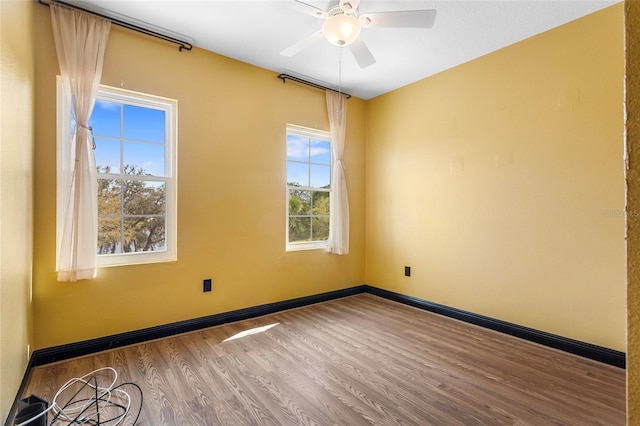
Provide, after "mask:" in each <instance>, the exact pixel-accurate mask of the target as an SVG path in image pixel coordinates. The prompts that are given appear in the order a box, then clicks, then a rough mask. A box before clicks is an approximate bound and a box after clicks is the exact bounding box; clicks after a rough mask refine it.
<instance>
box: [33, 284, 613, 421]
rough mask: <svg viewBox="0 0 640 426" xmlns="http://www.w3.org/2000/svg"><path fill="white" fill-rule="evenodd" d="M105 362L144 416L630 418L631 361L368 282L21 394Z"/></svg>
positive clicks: (59, 369) (106, 357)
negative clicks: (498, 326)
mask: <svg viewBox="0 0 640 426" xmlns="http://www.w3.org/2000/svg"><path fill="white" fill-rule="evenodd" d="M104 366H111V367H113V368H115V369H116V370H117V371H118V374H119V382H133V383H136V384H137V385H139V386H140V387H141V389H142V393H143V401H142V411H141V415H140V419H139V421H138V423H137V424H138V425H149V426H158V425H180V426H182V425H212V426H214V425H309V426H315V425H318V426H321V425H322V426H323V425H365V424H372V425H378V424H381V425H392V424H393V425H421V426H422V425H535V426H540V425H581V426H589V425H606V426H615V425H624V424H625V371H624V370H623V369H619V368H616V367H612V366H609V365H605V364H602V363H598V362H595V361H592V360H588V359H585V358H581V357H578V356H574V355H571V354H567V353H564V352H561V351H558V350H555V349H550V348H547V347H543V346H541V345H538V344H535V343H531V342H527V341H524V340H521V339H518V338H515V337H511V336H507V335H505V334H501V333H498V332H495V331H491V330H487V329H484V328H481V327H477V326H473V325H470V324H467V323H463V322H460V321H457V320H453V319H450V318H445V317H442V316H439V315H436V314H433V313H429V312H425V311H422V310H419V309H416V308H412V307H409V306H406V305H402V304H399V303H396V302H392V301H389V300H386V299H382V298H379V297H376V296H373V295H370V294H359V295H355V296H351V297H347V298H343V299H338V300H333V301H330V302H325V303H320V304H316V305H311V306H307V307H304V308H300V309H294V310H290V311H285V312H280V313H277V314H273V315H267V316H264V317H260V318H254V319H251V320H246V321H240V322H237V323H233V324H226V325H223V326H219V327H212V328H209V329H205V330H200V331H197V332H192V333H187V334H183V335H178V336H173V337H170V338H166V339H159V340H156V341H152V342H146V343H143V344H139V345H134V346H130V347H125V348H120V349H115V350H111V351H106V352H102V353H99V354H95V355H91V356H86V357H81V358H77V359H73V360H68V361H63V362H59V363H55V364H50V365H45V366H40V367H36V368H34V369H33V370H32V373H31V376H30V378H29V381H28V383H27V386H26V389H25V396H26V395H29V394H32V393H33V394H36V395H39V396H41V397H43V398H45V399H47V400H48V401H51V399H52V398H53V395H54V394H55V393H56V391H57V390H58V388H59V387H60V386H62V385H63V384H64V383H65V382H66V381H67V380H68V379H70V378H72V377H80V376H82V375H84V374H86V373H88V372H90V371H92V370H94V369H97V368H101V367H104ZM131 394H132V396H133V398H134V400H133V406H134V407H138V406H139V405H140V398H139V396H137V395H136V394H135V392H132V393H131ZM123 424H126V425H131V424H133V417H130V418H128V419H127V421H126V422H124V423H123Z"/></svg>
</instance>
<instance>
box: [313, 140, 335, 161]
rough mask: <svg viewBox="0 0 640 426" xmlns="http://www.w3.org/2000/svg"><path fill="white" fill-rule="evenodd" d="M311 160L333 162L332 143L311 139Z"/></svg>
mask: <svg viewBox="0 0 640 426" xmlns="http://www.w3.org/2000/svg"><path fill="white" fill-rule="evenodd" d="M311 162H312V163H320V164H327V165H329V164H331V145H330V144H329V142H327V141H319V140H312V141H311Z"/></svg>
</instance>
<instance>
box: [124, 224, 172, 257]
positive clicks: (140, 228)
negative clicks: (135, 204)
mask: <svg viewBox="0 0 640 426" xmlns="http://www.w3.org/2000/svg"><path fill="white" fill-rule="evenodd" d="M165 249H166V247H165V227H164V218H163V217H130V218H127V217H125V219H124V252H125V253H132V252H141V251H162V250H165Z"/></svg>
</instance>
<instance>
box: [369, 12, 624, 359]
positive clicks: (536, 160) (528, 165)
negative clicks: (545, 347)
mask: <svg viewBox="0 0 640 426" xmlns="http://www.w3.org/2000/svg"><path fill="white" fill-rule="evenodd" d="M623 43H624V42H623V7H622V5H621V4H618V5H616V6H613V7H610V8H608V9H605V10H603V11H600V12H598V13H595V14H592V15H589V16H587V17H584V18H582V19H579V20H577V21H574V22H571V23H569V24H567V25H564V26H561V27H559V28H556V29H553V30H551V31H549V32H546V33H543V34H540V35H537V36H535V37H532V38H530V39H527V40H525V41H523V42H521V43H517V44H515V45H512V46H510V47H508V48H505V49H502V50H500V51H497V52H494V53H492V54H489V55H487V56H484V57H481V58H479V59H476V60H474V61H472V62H469V63H466V64H464V65H461V66H459V67H457V68H454V69H451V70H448V71H445V72H443V73H441V74H439V75H436V76H433V77H431V78H427V79H425V80H422V81H420V82H417V83H415V84H412V85H409V86H407V87H404V88H402V89H399V90H396V91H394V92H391V93H389V94H386V95H383V96H380V97H378V98H375V99H373V100H371V101H369V102H368V103H367V152H366V154H367V159H366V165H367V170H366V199H367V204H366V236H367V242H366V280H367V283H368V284H370V285H374V286H378V287H382V288H385V289H388V290H392V291H396V292H399V293H403V294H407V295H411V296H416V297H419V298H423V299H427V300H430V301H433V302H437V303H442V304H445V305H449V306H453V307H456V308H460V309H464V310H468V311H471V312H475V313H478V314H483V315H487V316H490V317H493V318H498V319H502V320H505V321H509V322H513V323H516V324H520V325H524V326H527V327H532V328H535V329H539V330H544V331H547V332H551V333H555V334H558V335H561V336H565V337H569V338H574V339H577V340H581V341H585V342H590V343H593V344H597V345H602V346H605V347H608V348H613V349H616V350H620V351H624V350H625V328H626V325H625V280H626V278H625V239H624V238H625V234H624V232H625V218H624V214H623V211H624V205H625V203H624V202H625V199H624V197H625V195H624V176H623V171H624V170H623V118H622V117H623V75H624V74H623V73H624V68H623V67H624V57H623V53H624V52H623ZM404 265H410V266H412V276H411V277H410V278H407V277H404V276H403V272H404V269H403V266H404Z"/></svg>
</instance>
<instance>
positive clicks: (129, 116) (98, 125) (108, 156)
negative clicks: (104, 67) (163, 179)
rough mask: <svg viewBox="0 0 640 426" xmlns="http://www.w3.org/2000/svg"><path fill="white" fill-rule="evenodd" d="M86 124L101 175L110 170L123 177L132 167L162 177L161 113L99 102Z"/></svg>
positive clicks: (162, 139)
mask: <svg viewBox="0 0 640 426" xmlns="http://www.w3.org/2000/svg"><path fill="white" fill-rule="evenodd" d="M89 124H90V125H91V127H93V134H94V137H95V141H96V151H95V156H96V165H97V166H100V167H101V171H104V167H105V166H109V167H110V171H111V173H123V172H124V171H125V170H123V169H124V166H126V165H131V166H135V168H136V171H137V170H140V169H143V170H144V174H150V175H154V176H164V175H165V146H164V142H165V112H164V111H162V110H157V109H153V108H145V107H140V106H134V105H127V104H121V103H118V102H110V101H105V100H101V99H99V100H97V101H96V104H95V107H94V109H93V114H92V115H91V119H90V120H89ZM112 138H113V139H112Z"/></svg>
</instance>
